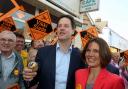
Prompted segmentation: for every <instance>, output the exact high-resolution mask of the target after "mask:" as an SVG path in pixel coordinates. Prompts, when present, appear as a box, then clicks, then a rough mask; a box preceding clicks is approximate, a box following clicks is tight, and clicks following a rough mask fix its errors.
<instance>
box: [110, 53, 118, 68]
mask: <svg viewBox="0 0 128 89" xmlns="http://www.w3.org/2000/svg"><path fill="white" fill-rule="evenodd" d="M119 61H120V53H119V52H113V53H112V60H111V64H112V65H113V66H115V67H116V68H119Z"/></svg>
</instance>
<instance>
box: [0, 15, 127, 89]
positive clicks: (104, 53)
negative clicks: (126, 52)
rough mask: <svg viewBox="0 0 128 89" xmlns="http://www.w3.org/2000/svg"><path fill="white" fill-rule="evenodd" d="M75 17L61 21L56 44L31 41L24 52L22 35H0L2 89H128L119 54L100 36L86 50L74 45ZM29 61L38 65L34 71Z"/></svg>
mask: <svg viewBox="0 0 128 89" xmlns="http://www.w3.org/2000/svg"><path fill="white" fill-rule="evenodd" d="M75 27H76V26H75V22H74V19H73V17H71V16H69V15H63V16H61V17H59V18H58V21H57V27H56V35H57V39H58V41H57V43H56V44H54V45H50V43H47V42H44V41H43V40H32V41H31V47H30V48H29V49H28V50H23V49H24V44H25V38H24V36H23V35H22V34H20V33H17V32H11V31H8V30H6V29H3V31H2V32H0V89H12V88H11V87H14V86H15V85H17V86H18V87H19V89H128V71H127V65H125V59H123V58H122V59H121V57H120V53H119V52H117V53H112V52H111V51H110V49H109V46H108V44H107V43H106V42H105V40H103V39H102V38H99V37H94V38H92V39H90V40H89V41H88V42H87V43H86V45H85V47H84V48H83V50H82V51H81V50H79V49H78V48H76V47H74V46H73V44H72V35H73V34H74V32H75ZM30 62H34V63H37V66H38V67H37V68H36V69H35V70H33V69H32V68H30V67H28V64H29V63H30Z"/></svg>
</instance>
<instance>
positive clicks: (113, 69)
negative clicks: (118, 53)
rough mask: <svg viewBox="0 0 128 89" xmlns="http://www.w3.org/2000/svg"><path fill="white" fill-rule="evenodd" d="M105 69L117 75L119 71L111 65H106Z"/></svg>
mask: <svg viewBox="0 0 128 89" xmlns="http://www.w3.org/2000/svg"><path fill="white" fill-rule="evenodd" d="M106 68H107V70H108V71H109V72H111V73H114V74H117V75H119V69H118V68H116V67H115V66H113V65H112V64H108V66H107V67H106Z"/></svg>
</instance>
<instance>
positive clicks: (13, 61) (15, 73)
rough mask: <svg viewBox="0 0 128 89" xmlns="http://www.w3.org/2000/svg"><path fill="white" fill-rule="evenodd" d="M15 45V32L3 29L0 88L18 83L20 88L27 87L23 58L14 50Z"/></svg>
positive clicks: (0, 56) (0, 38) (0, 42)
mask: <svg viewBox="0 0 128 89" xmlns="http://www.w3.org/2000/svg"><path fill="white" fill-rule="evenodd" d="M15 46H16V36H15V34H14V33H13V32H11V31H8V30H4V31H2V32H1V33H0V50H1V53H0V89H7V88H9V87H10V86H13V85H15V84H18V86H19V87H20V89H25V86H24V82H23V76H22V72H23V64H22V58H21V57H20V55H19V54H18V53H17V52H15V51H14V48H15ZM10 89H11V88H10Z"/></svg>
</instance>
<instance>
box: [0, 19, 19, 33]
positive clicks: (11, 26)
mask: <svg viewBox="0 0 128 89" xmlns="http://www.w3.org/2000/svg"><path fill="white" fill-rule="evenodd" d="M3 29H5V30H10V31H16V26H15V23H14V20H13V19H12V17H8V18H5V19H3V20H2V21H0V32H1V31H2V30H3Z"/></svg>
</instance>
